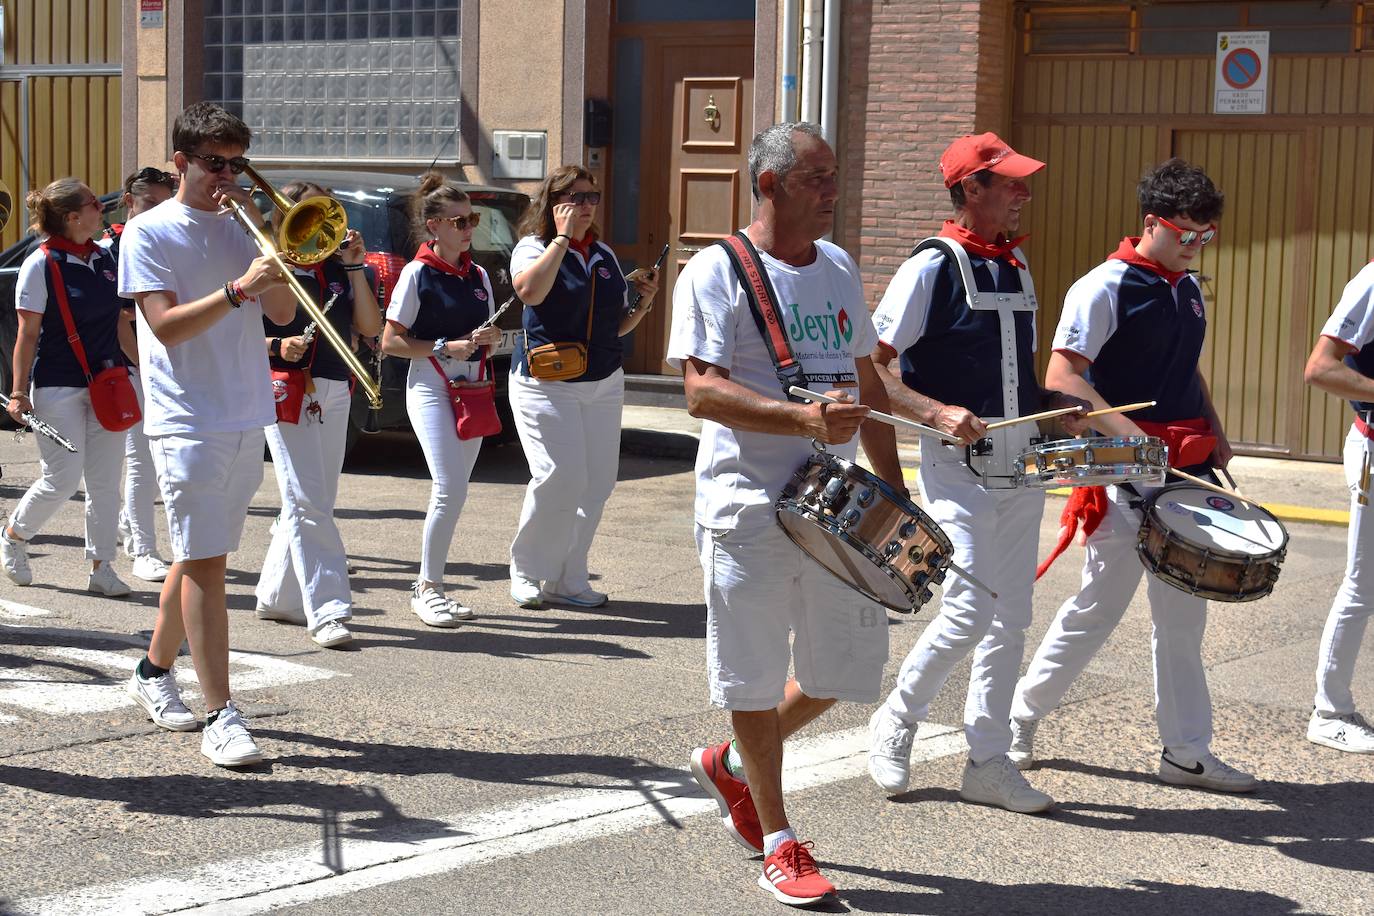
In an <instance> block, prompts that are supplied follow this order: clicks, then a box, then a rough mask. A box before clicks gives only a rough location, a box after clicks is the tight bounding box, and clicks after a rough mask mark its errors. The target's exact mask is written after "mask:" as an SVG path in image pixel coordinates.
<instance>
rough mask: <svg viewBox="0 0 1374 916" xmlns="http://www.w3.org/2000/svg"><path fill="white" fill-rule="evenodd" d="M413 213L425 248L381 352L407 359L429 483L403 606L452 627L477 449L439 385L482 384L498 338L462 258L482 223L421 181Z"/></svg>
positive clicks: (463, 615) (410, 271) (479, 283)
mask: <svg viewBox="0 0 1374 916" xmlns="http://www.w3.org/2000/svg"><path fill="white" fill-rule="evenodd" d="M414 206H415V214H416V221H417V222H418V223H419V225H420V228H421V229H422V230H423V231H424V232H425V233H426V234H427V235H428V236H429V240H428V241H426V242H425V243H424V244H423V245H421V246H420V250H419V251H418V252H417V253H416V255H415V259H414V260H413V261H411V262H410V263H409V264H407V265H406V266H405V267H404V268H403V269H402V271H401V275H400V277H398V278H397V280H396V288H395V289H394V290H393V291H392V293H391V301H390V304H389V305H388V306H387V310H386V326H385V327H384V328H383V329H382V350H383V352H385V353H387V354H388V355H391V356H404V357H406V358H408V359H409V360H410V373H409V375H407V376H406V411H407V413H408V414H409V415H410V425H411V428H413V429H414V430H415V435H416V436H417V437H418V438H419V440H420V448H421V449H422V450H423V451H424V454H425V463H426V464H427V465H429V475H430V478H431V479H432V480H433V485H432V486H431V488H430V494H429V509H428V510H427V511H426V512H425V533H424V541H423V546H422V547H421V554H420V575H419V578H418V579H417V580H416V582H415V585H414V586H413V587H412V591H411V597H410V607H411V610H413V611H414V612H415V613H416V615H417V616H418V617H419V618H420V619H421V620H422V621H424V622H425V623H426V624H428V625H429V626H432V627H456V626H458V625H459V623H460V622H461V621H463V620H468V619H470V618H471V617H472V616H473V612H472V610H471V609H470V608H468V607H466V606H464V605H463V604H461V603H460V602H457V601H454V600H452V599H450V598H447V597H445V595H444V566H445V564H446V562H447V560H448V549H449V546H450V545H451V544H452V543H453V532H454V530H455V529H456V528H457V527H458V515H459V513H461V512H462V511H463V503H464V502H465V501H466V500H467V493H468V480H469V478H471V477H472V468H473V466H474V465H475V464H476V463H477V453H478V452H479V451H480V450H481V448H482V440H481V438H473V439H467V440H464V439H460V438H458V434H457V430H456V429H455V425H454V411H453V405H452V402H451V401H450V399H449V386H448V381H449V380H450V379H458V378H465V379H468V380H476V379H478V378H479V376H481V377H489V374H490V362H489V354H490V350H484V349H482V348H484V347H491V346H493V345H495V344H497V343H499V342H500V341H501V330H500V328H496V327H490V328H484V329H483V330H480V331H476V330H475V329H476V328H477V327H478V326H479V325H481V324H482V323H483V322H485V321H486V320H487V319H488V318H490V317H491V315H492V314H493V313H494V312H495V309H496V302H495V297H494V295H493V294H492V291H491V281H490V280H489V279H488V278H487V272H486V271H484V270H483V269H482V268H481V267H479V266H478V265H477V264H474V263H473V261H472V255H471V254H470V252H469V249H471V248H472V233H473V230H474V229H475V228H476V227H477V223H478V220H480V219H481V214H479V213H477V212H476V211H474V210H473V209H472V202H471V201H470V200H469V199H468V195H467V193H466V192H464V191H462V190H460V189H459V188H456V187H454V186H453V185H451V184H449V183H448V182H447V180H446V179H445V178H444V176H443V175H441V174H439V173H438V172H430V173H429V174H427V175H426V176H425V177H424V179H423V180H422V181H421V183H420V188H419V190H418V191H417V192H416V195H415V204H414ZM484 363H486V368H484V366H483V364H484Z"/></svg>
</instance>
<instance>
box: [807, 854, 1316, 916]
mask: <svg viewBox="0 0 1374 916" xmlns="http://www.w3.org/2000/svg"><path fill="white" fill-rule="evenodd" d="M822 871H823V872H826V873H831V872H833V873H837V874H838V873H844V874H851V875H862V876H864V877H868V878H875V879H877V880H879V881H890V882H892V883H894V884H905V885H908V886H911V887H919V888H923V890H921V891H912V892H906V891H879V890H862V889H859V890H847V889H845V888H844V887H843V886H842V885H841V887H840V898H841V899H842V900H843V901H844V902H845V903H847V904H849V905H850V906H851V907H852V908H853V909H855V910H857V911H859V912H865V913H923V914H929V916H964V914H967V916H975V914H976V916H983V914H987V913H1007V914H1011V913H1017V914H1033V913H1034V914H1042V913H1043V914H1049V913H1111V914H1112V916H1134V914H1141V916H1145V914H1149V916H1156V914H1159V913H1264V914H1282V913H1299V912H1302V911H1303V909H1302V907H1301V906H1299V905H1298V903H1296V902H1295V901H1293V900H1289V899H1288V898H1286V897H1280V896H1279V895H1278V894H1270V893H1266V892H1264V891H1246V890H1235V889H1232V888H1225V887H1194V886H1191V885H1186V884H1166V883H1163V882H1160V881H1132V882H1131V883H1130V886H1129V887H1083V886H1080V885H1074V884H1049V883H1041V884H990V883H985V882H982V881H968V880H965V879H962V878H950V877H945V876H941V875H917V874H912V873H911V872H904V871H888V870H883V869H876V868H862V867H859V866H854V865H837V864H835V863H833V862H825V863H822Z"/></svg>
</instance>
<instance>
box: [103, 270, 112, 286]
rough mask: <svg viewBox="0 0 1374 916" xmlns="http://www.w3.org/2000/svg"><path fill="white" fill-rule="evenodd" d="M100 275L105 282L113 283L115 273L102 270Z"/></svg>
mask: <svg viewBox="0 0 1374 916" xmlns="http://www.w3.org/2000/svg"><path fill="white" fill-rule="evenodd" d="M101 275H102V276H103V277H104V278H105V279H106V280H109V281H110V282H111V283H113V282H114V281H115V272H114V271H113V270H104V271H101Z"/></svg>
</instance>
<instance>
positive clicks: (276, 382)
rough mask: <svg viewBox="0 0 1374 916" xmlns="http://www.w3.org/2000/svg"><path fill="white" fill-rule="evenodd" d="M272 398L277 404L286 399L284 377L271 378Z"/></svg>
mask: <svg viewBox="0 0 1374 916" xmlns="http://www.w3.org/2000/svg"><path fill="white" fill-rule="evenodd" d="M272 400H274V401H276V402H277V403H278V404H280V403H281V402H282V401H285V400H286V379H280V378H274V379H272Z"/></svg>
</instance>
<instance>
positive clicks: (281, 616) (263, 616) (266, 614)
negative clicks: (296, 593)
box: [253, 604, 306, 627]
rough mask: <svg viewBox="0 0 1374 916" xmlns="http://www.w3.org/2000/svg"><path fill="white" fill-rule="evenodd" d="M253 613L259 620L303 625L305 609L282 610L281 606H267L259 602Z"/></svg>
mask: <svg viewBox="0 0 1374 916" xmlns="http://www.w3.org/2000/svg"><path fill="white" fill-rule="evenodd" d="M253 613H254V614H255V615H256V616H257V618H258V619H259V620H280V621H281V622H282V623H294V624H296V625H297V626H302V627H303V626H305V623H306V621H305V611H304V610H302V609H301V608H292V609H291V610H282V609H281V608H274V607H268V606H267V605H265V604H259V605H258V606H257V607H256V608H255V609H254V610H253Z"/></svg>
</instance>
